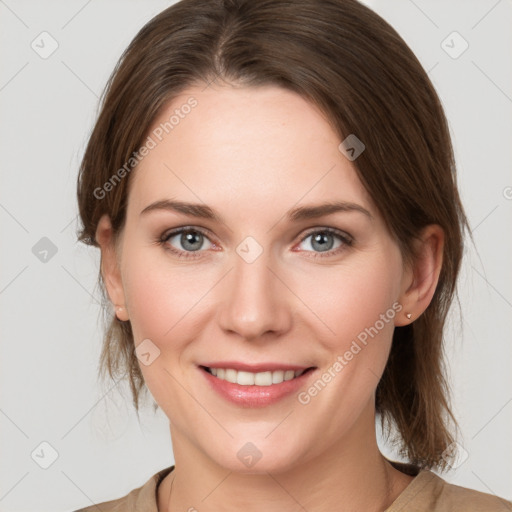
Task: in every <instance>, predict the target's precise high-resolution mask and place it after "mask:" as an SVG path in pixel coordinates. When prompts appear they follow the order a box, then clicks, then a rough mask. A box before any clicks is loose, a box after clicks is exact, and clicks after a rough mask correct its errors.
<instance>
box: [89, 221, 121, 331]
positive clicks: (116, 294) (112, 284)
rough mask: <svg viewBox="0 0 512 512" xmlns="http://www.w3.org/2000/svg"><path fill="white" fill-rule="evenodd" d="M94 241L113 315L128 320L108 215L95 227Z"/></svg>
mask: <svg viewBox="0 0 512 512" xmlns="http://www.w3.org/2000/svg"><path fill="white" fill-rule="evenodd" d="M96 241H97V242H98V244H99V246H100V248H101V265H100V268H101V275H102V276H103V282H104V283H105V288H106V290H107V293H108V296H109V298H110V301H111V302H112V303H113V304H114V306H115V314H116V316H117V318H118V319H119V320H123V321H126V320H128V319H129V317H128V312H127V310H126V307H125V297H124V289H123V283H122V279H121V271H120V268H119V262H118V258H117V253H116V247H115V243H114V236H113V230H112V224H111V222H110V218H109V216H108V215H106V214H105V215H103V216H102V217H101V219H100V220H99V222H98V226H97V227H96Z"/></svg>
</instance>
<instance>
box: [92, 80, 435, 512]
mask: <svg viewBox="0 0 512 512" xmlns="http://www.w3.org/2000/svg"><path fill="white" fill-rule="evenodd" d="M190 96H194V98H196V99H197V101H198V105H197V106H196V107H195V108H194V109H193V110H192V111H191V112H190V114H188V115H187V116H186V117H185V118H184V119H182V120H180V123H179V125H177V126H175V128H174V129H173V131H172V132H170V133H169V134H168V135H167V136H165V138H164V139H163V140H162V141H161V142H160V143H159V144H158V145H157V146H156V147H155V148H154V149H152V150H151V151H150V153H149V154H148V155H147V156H146V157H145V158H144V160H143V161H142V162H141V163H140V164H139V166H138V167H137V169H136V170H135V171H133V174H132V175H131V176H130V179H131V180H133V181H132V183H131V185H130V194H129V198H128V207H127V218H126V224H125V227H124V229H123V231H122V233H121V236H120V238H119V239H118V243H117V244H114V238H113V236H112V229H111V226H110V222H109V218H108V216H104V217H103V218H102V219H101V221H100V223H99V224H98V228H97V233H96V238H97V240H98V242H99V243H100V246H101V252H102V263H101V268H102V273H103V276H104V280H105V285H106V287H107V291H108V294H109V297H110V299H111V300H112V302H113V304H115V305H118V306H122V307H123V308H124V309H122V310H121V311H119V312H118V313H117V314H118V317H119V318H120V319H122V320H130V322H131V325H132V329H133V332H134V338H135V345H138V344H139V343H141V341H142V340H144V339H148V338H149V339H150V340H151V342H152V343H154V345H156V346H157V347H158V349H159V350H160V355H159V356H158V357H157V358H156V359H155V360H154V361H153V362H152V363H151V364H150V365H148V366H145V365H143V364H140V366H141V370H142V373H143V375H144V379H145V382H146V384H147V386H148V388H149V390H150V392H151V394H152V395H153V397H154V399H155V401H156V402H157V403H158V405H159V406H160V407H161V409H162V410H163V411H164V412H165V414H166V415H167V417H168V418H169V423H170V433H171V437H172V443H173V451H174V458H175V464H176V469H175V470H174V471H173V472H172V473H171V474H170V475H168V476H167V477H166V478H165V479H164V481H163V483H162V484H161V485H160V487H159V489H158V508H159V510H160V511H164V510H189V508H190V507H195V508H196V509H197V510H200V511H218V510H226V511H228V510H240V509H243V510H245V511H249V512H250V511H253V510H254V511H260V510H266V511H269V512H272V511H274V510H275V511H277V510H279V511H280V512H283V511H292V510H298V509H299V508H300V506H303V507H304V508H305V509H307V510H308V511H310V512H319V511H326V510H343V511H348V510H366V511H382V510H384V509H385V508H386V507H388V506H389V505H390V504H391V503H392V502H393V501H394V500H395V499H396V498H397V496H398V495H399V494H400V493H401V492H402V491H403V490H404V489H405V487H407V485H409V483H410V482H411V480H412V477H410V476H407V475H405V474H403V473H401V472H400V471H397V470H396V469H394V468H393V467H392V466H391V465H390V464H389V463H388V462H387V461H386V460H385V459H384V458H383V456H382V455H381V453H380V451H379V448H378V446H377V441H376V430H375V389H376V387H377V384H378V381H379V379H380V376H381V375H382V372H383V370H384V367H385V364H386V361H387V358H388V355H389V351H390V347H391V340H392V334H393V329H394V326H395V325H396V326H398V325H405V324H407V323H410V322H412V321H414V319H416V318H417V317H418V316H419V315H421V313H422V312H423V311H424V310H425V309H426V307H427V306H428V304H429V303H430V301H431V299H432V296H433V294H434V291H435V287H436V284H437V281H438V277H439V271H440V268H441V263H442V246H443V231H442V229H441V228H440V227H439V226H436V225H431V226H428V227H427V228H426V229H425V230H424V232H423V233H422V237H421V240H420V242H418V248H419V254H420V256H419V257H418V259H417V261H416V262H415V263H414V265H412V266H406V265H405V264H404V262H403V260H402V255H401V253H400V251H399V248H398V246H397V245H396V243H395V242H394V241H393V239H392V237H391V235H390V233H389V232H388V230H387V228H386V226H385V225H384V223H383V220H382V218H381V216H380V214H379V212H378V211H377V209H376V207H375V205H374V204H373V201H372V199H371V197H370V196H369V195H368V193H367V192H366V190H365V189H364V187H363V186H362V184H361V182H360V180H359V178H358V177H357V174H356V172H355V169H354V163H352V162H350V161H349V160H348V159H346V158H345V157H344V156H343V155H342V154H341V152H340V151H339V150H338V145H339V143H340V142H341V141H340V139H339V137H338V136H337V135H336V134H335V132H334V131H333V130H332V128H331V127H330V125H329V124H328V123H327V121H326V119H325V117H324V116H323V115H322V114H321V113H320V111H319V110H318V109H317V108H316V107H315V106H313V105H312V104H311V103H309V102H307V101H306V100H305V99H303V98H302V97H300V96H299V95H297V94H295V93H293V92H291V91H287V90H285V89H281V88H279V87H277V86H262V87H258V88H254V87H251V88H247V87H244V88H240V87H237V88H235V87H233V86H231V85H229V84H223V85H210V86H209V87H208V88H205V87H204V85H203V84H202V85H201V86H199V85H198V86H194V87H190V88H189V89H188V90H186V91H185V92H184V93H183V94H181V95H180V96H179V97H177V98H175V99H174V100H173V101H172V102H171V103H170V104H169V105H167V107H166V108H165V110H164V111H162V113H161V115H160V117H159V118H158V119H157V120H156V121H155V123H154V126H158V125H159V124H160V123H161V122H164V121H165V120H167V119H169V116H170V115H171V114H172V113H173V111H174V109H175V108H179V106H180V105H183V104H184V103H185V102H186V101H187V99H188V98H189V97H190ZM161 199H179V200H182V201H190V202H197V203H204V204H207V205H209V206H210V207H211V208H212V209H214V210H215V211H216V212H218V214H219V215H221V216H222V219H223V222H215V221H213V220H208V219H198V218H194V217H191V216H187V215H183V214H181V213H175V212H172V211H153V212H151V213H148V214H145V215H140V212H141V211H142V210H143V209H144V208H145V207H146V206H148V205H149V204H150V203H152V202H154V201H157V200H161ZM336 200H341V201H350V202H352V203H357V204H358V205H360V206H362V207H364V208H365V209H366V210H368V211H369V212H370V214H371V216H372V218H370V217H368V216H367V215H364V214H362V213H360V212H355V211H351V212H338V213H335V214H332V215H327V216H324V217H321V218H317V219H309V220H303V221H299V222H297V221H295V222H293V221H288V220H287V219H286V218H285V213H286V212H287V211H288V210H290V209H291V208H294V207H297V206H304V205H315V204H320V203H324V202H328V201H336ZM184 226H186V227H194V228H198V229H201V228H202V229H203V231H205V230H206V231H207V233H206V235H207V236H206V237H205V238H203V239H202V240H203V243H202V245H201V238H200V235H199V238H200V240H199V241H196V244H197V245H196V247H200V250H199V251H193V250H190V248H189V249H188V253H187V247H189V246H186V247H184V246H183V240H181V243H180V235H176V236H173V237H172V238H171V239H169V241H167V242H166V243H164V245H159V244H158V243H157V242H156V240H158V238H159V237H161V236H162V235H163V234H165V233H166V232H168V231H169V230H171V229H172V228H178V227H184ZM326 227H331V228H334V229H338V230H341V231H342V232H344V233H348V234H349V235H350V236H351V237H352V238H353V240H354V241H353V244H352V245H346V244H344V243H343V242H342V241H341V240H340V239H338V238H337V236H335V235H329V234H327V235H326V236H327V237H328V238H327V244H329V243H332V244H334V245H333V246H332V248H331V249H330V253H329V254H328V255H326V254H327V253H325V252H322V249H321V248H320V249H319V248H318V246H316V245H314V244H313V236H309V237H307V238H305V237H306V236H307V235H308V234H311V231H312V229H311V228H317V230H318V231H321V230H322V229H324V228H326ZM314 234H315V233H314V232H313V235H314ZM247 236H252V237H253V238H254V239H255V240H256V241H257V242H258V244H259V245H260V246H261V248H262V250H263V252H262V254H261V255H260V256H259V257H258V258H257V259H256V260H255V261H254V262H252V263H250V264H249V263H247V262H246V261H245V260H244V259H243V258H241V257H240V256H239V255H238V253H237V252H236V248H237V246H238V245H239V244H240V242H242V241H243V240H244V239H245V238H246V237H247ZM303 239H304V240H303ZM169 246H172V247H174V248H175V249H176V250H178V251H179V250H181V251H183V252H184V253H185V254H188V255H190V254H192V256H197V255H198V254H199V257H196V258H188V259H187V258H178V257H177V255H175V254H173V253H172V252H170V251H169V250H166V248H165V247H169ZM339 247H342V249H341V252H338V253H337V254H334V253H335V252H336V251H337V250H338V248H339ZM327 248H328V249H329V247H327ZM315 255H316V256H319V257H315ZM394 303H399V304H400V305H401V306H402V309H401V310H400V311H399V312H397V313H396V315H395V317H394V318H393V319H392V320H391V321H389V322H388V323H385V326H384V328H382V329H381V330H380V331H379V332H378V335H376V336H374V337H373V338H372V339H371V340H370V341H369V342H368V344H367V345H366V346H365V347H364V348H363V349H362V350H361V351H360V352H359V353H358V354H357V355H356V356H354V358H353V359H352V360H351V361H350V362H349V363H348V364H347V365H346V366H345V367H344V368H343V371H341V372H339V373H338V374H337V375H336V377H335V378H333V379H332V381H331V382H330V383H329V384H328V385H327V386H326V387H325V388H324V389H323V390H322V391H321V392H320V393H318V395H317V396H315V397H313V398H312V399H311V401H310V403H308V404H307V405H302V404H301V403H299V402H298V400H297V396H296V394H292V395H290V396H288V397H286V398H284V399H283V400H281V401H280V402H278V403H277V404H274V405H270V406H268V407H264V408H255V409H251V408H241V407H239V406H236V405H234V404H231V403H228V402H226V401H225V400H224V399H223V398H222V397H220V396H219V395H217V394H216V393H215V392H214V391H212V390H211V389H210V388H209V387H208V385H207V383H206V381H205V379H204V377H203V376H202V374H201V373H200V372H201V370H199V369H198V368H197V366H196V365H197V364H198V363H201V362H207V361H213V360H216V359H217V360H236V361H244V362H252V363H255V362H262V361H264V362H268V361H276V362H283V363H288V364H299V365H305V366H316V367H317V369H316V370H315V372H314V377H313V376H312V375H310V380H309V381H308V384H307V385H306V386H305V388H307V387H308V386H310V385H311V383H313V382H314V381H315V380H316V379H317V378H319V376H320V375H321V374H322V373H323V372H324V371H326V370H327V368H329V367H331V366H332V365H333V363H334V362H335V361H336V358H337V356H338V355H342V354H344V353H345V352H346V351H347V350H348V349H349V348H350V345H351V342H352V340H354V339H355V338H356V337H357V335H358V334H359V333H360V332H362V331H364V329H365V328H367V327H370V326H373V325H375V323H376V321H377V320H378V319H379V315H381V314H383V313H385V312H386V311H387V310H388V309H390V308H391V307H392V305H393V304H394ZM408 312H409V313H411V314H412V319H411V320H409V319H407V317H406V313H408ZM247 442H251V443H253V444H254V445H256V447H257V448H258V450H259V451H260V452H261V454H262V457H261V459H260V460H259V461H258V462H257V463H256V464H255V465H254V466H252V467H251V468H248V467H246V466H245V465H244V464H243V463H242V462H241V461H240V460H239V458H238V457H237V452H238V451H239V450H240V448H241V447H242V446H244V445H245V444H246V443H247ZM173 479H175V480H174V482H173V487H172V501H171V504H170V505H169V491H170V484H171V482H172V480H173ZM205 497H206V498H205ZM203 499H204V501H203Z"/></svg>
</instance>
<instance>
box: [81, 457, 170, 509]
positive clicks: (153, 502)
mask: <svg viewBox="0 0 512 512" xmlns="http://www.w3.org/2000/svg"><path fill="white" fill-rule="evenodd" d="M173 469H174V466H171V467H168V468H165V469H162V470H161V471H159V472H158V473H155V474H154V475H153V476H151V478H150V479H149V480H148V481H147V482H146V483H145V484H143V485H141V486H140V487H137V488H136V489H133V490H132V491H130V492H129V493H128V494H127V495H126V496H123V497H122V498H117V499H114V500H110V501H104V502H102V503H95V504H92V505H90V506H88V507H85V508H81V509H79V510H75V511H73V512H98V511H101V512H158V507H157V498H156V491H157V488H158V485H159V484H160V482H161V481H162V480H163V479H164V477H165V476H166V475H168V474H169V473H170V472H171V471H172V470H173Z"/></svg>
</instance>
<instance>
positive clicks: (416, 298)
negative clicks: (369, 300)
mask: <svg viewBox="0 0 512 512" xmlns="http://www.w3.org/2000/svg"><path fill="white" fill-rule="evenodd" d="M415 245H416V247H415V249H416V255H417V256H416V259H415V260H414V262H413V263H412V264H411V265H408V267H407V269H406V271H405V272H404V275H403V279H402V288H401V290H402V291H401V295H400V297H399V298H398V302H399V303H400V304H401V305H402V307H403V309H402V314H401V315H399V316H397V317H396V321H395V325H396V326H400V325H407V324H410V323H412V322H414V320H416V319H417V318H418V317H419V316H420V315H421V314H422V313H423V312H424V311H425V309H427V307H428V305H429V304H430V301H431V300H432V297H433V296H434V292H435V291H436V287H437V283H438V281H439V274H440V273H441V267H442V264H443V247H444V231H443V229H442V228H441V226H439V225H437V224H430V225H428V226H426V227H425V228H424V229H423V231H422V233H421V235H420V239H419V240H416V241H415ZM408 313H410V314H411V318H410V319H409V318H407V316H406V315H407V314H408Z"/></svg>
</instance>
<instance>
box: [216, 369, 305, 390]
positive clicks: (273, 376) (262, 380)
mask: <svg viewBox="0 0 512 512" xmlns="http://www.w3.org/2000/svg"><path fill="white" fill-rule="evenodd" d="M208 369H209V370H210V372H211V373H212V375H214V376H215V377H217V378H218V379H221V380H226V381H228V382H231V383H233V384H240V385H241V386H254V385H256V386H271V385H272V384H281V382H284V381H286V380H291V379H293V378H296V377H299V376H300V375H302V374H303V373H304V372H305V370H297V371H293V370H276V371H274V372H270V371H267V372H258V373H252V372H243V371H237V370H234V369H232V368H208Z"/></svg>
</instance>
